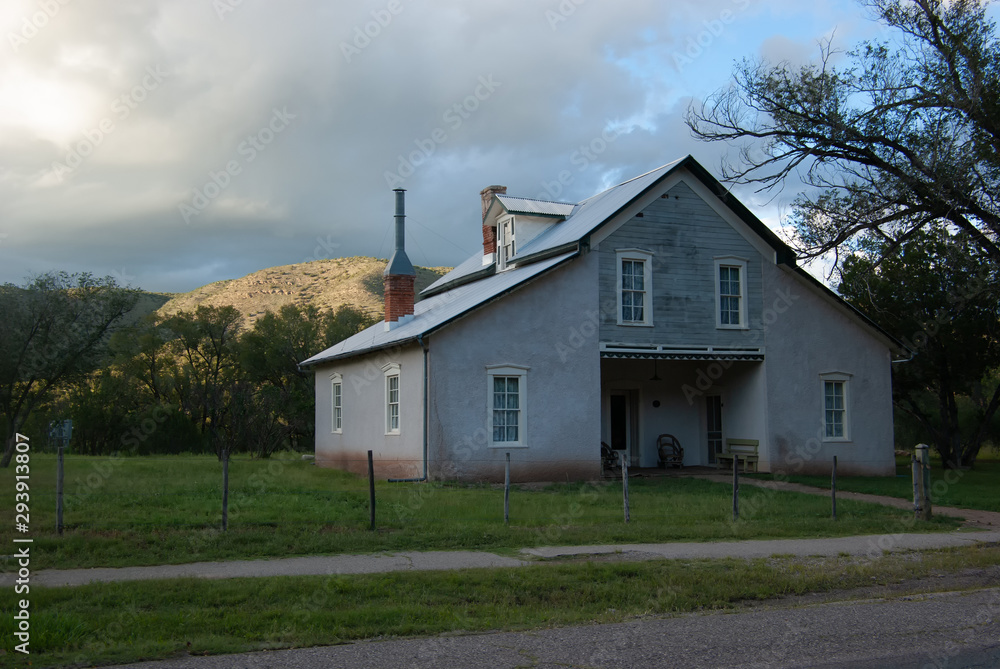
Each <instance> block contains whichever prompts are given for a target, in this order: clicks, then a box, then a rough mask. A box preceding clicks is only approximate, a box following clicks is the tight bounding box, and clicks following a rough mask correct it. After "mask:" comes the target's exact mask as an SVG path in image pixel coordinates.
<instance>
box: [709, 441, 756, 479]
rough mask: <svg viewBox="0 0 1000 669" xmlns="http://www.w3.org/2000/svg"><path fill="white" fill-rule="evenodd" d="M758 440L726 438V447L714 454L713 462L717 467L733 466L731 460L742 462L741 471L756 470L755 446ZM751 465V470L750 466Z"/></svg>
mask: <svg viewBox="0 0 1000 669" xmlns="http://www.w3.org/2000/svg"><path fill="white" fill-rule="evenodd" d="M759 443H760V442H758V441H757V440H756V439H726V449H725V450H724V451H723V452H722V453H718V454H716V456H715V463H716V465H717V466H719V467H724V466H726V463H729V464H728V466H729V468H730V469H732V468H733V460H737V461H742V462H743V471H744V472H749V471H757V460H758V459H760V456H758V455H757V446H758V445H759ZM751 465H752V466H753V469H752V470H751V469H750V467H751ZM737 466H738V465H737Z"/></svg>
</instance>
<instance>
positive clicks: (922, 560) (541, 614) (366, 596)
mask: <svg viewBox="0 0 1000 669" xmlns="http://www.w3.org/2000/svg"><path fill="white" fill-rule="evenodd" d="M998 563H1000V547H996V546H993V547H974V548H963V549H955V550H950V551H936V552H925V553H922V554H905V555H890V556H884V557H882V558H880V559H877V560H866V559H861V558H845V557H838V558H825V559H796V558H788V557H780V558H779V557H772V558H769V559H755V560H738V559H728V560H688V561H681V560H657V561H651V562H641V563H583V564H579V563H575V564H555V565H554V564H546V565H538V566H532V567H523V568H517V569H474V570H464V571H459V572H423V573H397V574H373V575H362V576H330V577H281V578H268V579H233V580H227V581H204V580H202V581H195V580H190V579H188V580H164V581H151V582H132V583H114V584H100V585H89V586H84V587H78V588H51V589H50V588H32V591H31V606H32V608H31V624H32V627H31V635H32V636H31V646H30V649H31V655H30V656H29V657H24V656H17V655H16V654H13V653H10V652H8V654H7V655H3V654H0V667H15V666H27V661H28V660H29V659H30V661H31V662H32V666H33V667H36V668H37V667H48V666H59V665H66V664H71V663H72V664H74V665H82V666H90V665H92V664H109V663H118V662H131V661H138V660H143V659H156V658H169V657H177V656H182V655H185V654H188V653H190V654H197V655H201V654H215V653H233V652H245V651H252V650H262V649H275V648H292V647H305V646H313V645H329V644H337V643H343V642H347V641H351V640H355V639H371V638H384V637H387V636H396V637H409V636H421V635H434V634H439V633H444V632H455V631H465V632H475V631H485V630H494V629H503V630H524V629H533V628H540V627H550V626H554V625H572V624H582V623H590V622H597V623H609V622H618V621H622V620H628V619H631V618H634V617H636V616H646V615H669V614H674V613H680V612H687V611H696V610H706V609H725V608H732V607H734V606H735V605H737V604H738V603H739V602H744V601H748V600H749V601H759V600H766V599H770V598H774V597H779V596H783V595H795V594H804V593H809V592H827V591H833V590H838V589H845V588H855V587H871V586H879V585H888V584H893V583H899V582H901V581H905V580H908V579H913V578H921V577H927V576H936V575H940V574H946V573H956V572H960V571H963V570H966V569H968V568H973V567H985V566H989V565H996V564H998ZM928 587H929V588H931V589H933V588H934V587H935V586H934V585H931V586H926V585H920V586H917V585H913V584H911V585H909V586H907V589H906V592H910V591H914V590H921V589H926V588H928ZM14 598H15V596H14V594H13V593H12V592H10V591H4V592H0V606H2V607H3V609H4V610H5V611H11V610H13V609H14ZM12 632H13V620H12V618H11V616H9V615H5V616H2V617H0V644H2V645H0V647H2V648H5V649H10V648H13V646H14V639H13V637H12ZM423 643H424V644H426V646H425V647H424V648H423V649H421V648H415V649H414V652H417V653H419V652H427V653H433V649H434V647H435V643H436V640H435V639H434V638H433V637H431V638H427V639H425V640H424V642H423Z"/></svg>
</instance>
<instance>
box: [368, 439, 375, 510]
mask: <svg viewBox="0 0 1000 669" xmlns="http://www.w3.org/2000/svg"><path fill="white" fill-rule="evenodd" d="M368 516H369V520H370V521H371V522H370V527H369V529H372V530H374V529H375V461H374V459H373V458H372V452H371V451H368Z"/></svg>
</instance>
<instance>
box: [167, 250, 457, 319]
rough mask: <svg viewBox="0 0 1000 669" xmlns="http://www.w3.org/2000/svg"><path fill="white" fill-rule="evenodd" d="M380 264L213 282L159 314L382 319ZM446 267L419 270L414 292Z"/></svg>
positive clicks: (285, 268)
mask: <svg viewBox="0 0 1000 669" xmlns="http://www.w3.org/2000/svg"><path fill="white" fill-rule="evenodd" d="M385 265H386V261H385V260H381V259H379V258H365V257H354V258H333V259H328V260H314V261H312V262H305V263H296V264H294V265H281V266H279V267H269V268H267V269H262V270H260V271H258V272H254V273H253V274H248V275H247V276H245V277H243V278H241V279H228V280H225V281H216V282H215V283H210V284H208V285H207V286H202V287H201V288H197V289H195V290H193V291H191V292H190V293H179V294H176V295H173V296H172V298H171V299H170V300H169V301H168V302H166V304H164V305H163V306H162V307H160V308H159V310H158V313H159V314H160V315H161V316H169V315H172V314H175V313H177V312H178V311H194V310H195V309H196V308H197V307H198V306H199V305H202V304H203V305H205V306H212V307H220V306H225V305H232V306H234V307H236V308H237V309H238V310H239V311H240V313H242V314H243V316H244V318H245V319H246V323H245V324H246V325H247V326H249V325H252V324H253V322H254V320H256V318H257V317H258V316H260V315H263V314H264V312H266V311H278V310H279V309H281V307H283V306H285V305H286V304H297V305H299V306H306V305H309V304H312V305H315V306H316V307H318V308H319V309H321V310H327V309H336V308H337V307H339V306H340V305H342V304H346V305H349V306H352V307H355V308H357V309H360V310H362V311H364V312H365V313H366V314H370V315H373V316H376V317H378V318H381V317H382V315H383V311H382V299H383V298H382V270H384V269H385ZM449 269H450V268H448V267H417V268H416V270H417V292H418V293H419V292H420V291H421V290H422V289H423V288H425V287H427V286H428V285H430V284H431V283H433V282H434V281H436V280H437V279H438V277H440V276H443V275H444V274H445V273H446V272H448V271H449Z"/></svg>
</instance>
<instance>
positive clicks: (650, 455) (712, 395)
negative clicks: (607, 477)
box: [601, 344, 767, 476]
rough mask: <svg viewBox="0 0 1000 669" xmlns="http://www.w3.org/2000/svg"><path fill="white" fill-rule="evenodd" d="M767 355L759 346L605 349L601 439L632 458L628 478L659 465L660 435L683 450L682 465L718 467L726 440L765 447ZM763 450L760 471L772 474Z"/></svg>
mask: <svg viewBox="0 0 1000 669" xmlns="http://www.w3.org/2000/svg"><path fill="white" fill-rule="evenodd" d="M763 360H764V354H763V351H762V350H760V349H724V350H720V349H712V348H711V347H703V348H701V349H694V348H691V347H687V348H684V349H681V348H677V347H674V348H671V347H666V346H646V347H625V346H615V345H611V344H602V345H601V440H602V441H604V442H605V443H607V444H608V445H609V446H611V447H612V449H614V450H615V451H616V452H625V453H627V457H628V461H629V467H630V473H636V472H639V473H644V474H646V475H650V476H652V475H660V476H663V475H672V474H673V473H674V472H676V469H675V470H674V472H671V471H669V469H668V470H664V469H660V468H659V467H658V463H659V454H658V452H657V437H659V436H660V435H661V434H670V435H673V436H674V437H676V438H677V440H678V441H679V442H680V445H681V447H682V448H683V449H684V454H683V465H684V468H685V469H686V468H688V467H706V468H711V471H713V472H718V471H719V470H718V469H716V468H715V463H716V459H717V456H718V455H719V454H720V453H722V451H723V448H724V444H725V443H726V441H725V440H726V439H734V438H738V439H755V440H758V441H759V442H760V444H764V443H766V441H765V433H766V409H767V402H766V387H765V383H764V381H765V379H764V364H763ZM764 450H765V449H761V453H760V463H759V464H760V469H761V470H762V471H767V461H766V460H767V456H766V453H765V452H764Z"/></svg>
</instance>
